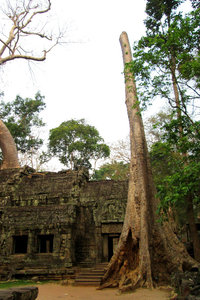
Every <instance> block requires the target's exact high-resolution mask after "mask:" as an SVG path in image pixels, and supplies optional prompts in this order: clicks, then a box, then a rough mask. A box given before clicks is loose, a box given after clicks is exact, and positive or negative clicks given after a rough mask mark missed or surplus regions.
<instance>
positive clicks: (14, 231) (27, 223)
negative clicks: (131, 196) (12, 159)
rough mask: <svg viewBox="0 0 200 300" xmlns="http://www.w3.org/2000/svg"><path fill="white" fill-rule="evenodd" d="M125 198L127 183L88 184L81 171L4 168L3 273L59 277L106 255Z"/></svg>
mask: <svg viewBox="0 0 200 300" xmlns="http://www.w3.org/2000/svg"><path fill="white" fill-rule="evenodd" d="M126 200H127V182H119V181H101V182H94V181H93V182H89V181H88V174H87V172H84V171H83V170H80V171H73V172H72V171H63V172H58V173H54V172H41V173H35V171H34V170H33V169H31V168H28V167H25V168H22V169H14V170H2V171H0V263H1V267H0V277H1V278H2V279H4V278H8V277H12V276H13V275H15V276H18V277H19V276H25V275H26V276H29V275H30V276H32V275H36V276H40V277H41V276H42V275H44V276H47V275H48V276H49V277H51V275H52V274H53V275H52V276H54V277H55V276H56V274H57V276H58V277H61V276H66V275H67V274H69V273H70V272H71V268H72V267H73V266H76V265H85V266H88V265H92V264H95V263H97V262H101V261H102V260H105V259H108V253H107V252H108V250H109V249H108V248H109V246H108V245H107V246H106V243H107V244H108V242H109V243H110V240H111V242H112V239H113V240H114V238H116V237H117V236H119V234H120V231H121V227H122V223H123V219H124V213H125V207H126ZM106 247H107V248H106ZM106 249H107V250H106ZM106 251H107V252H106Z"/></svg>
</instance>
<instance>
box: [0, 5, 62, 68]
mask: <svg viewBox="0 0 200 300" xmlns="http://www.w3.org/2000/svg"><path fill="white" fill-rule="evenodd" d="M16 3H17V4H16V6H14V5H13V4H11V2H10V1H9V0H6V4H7V9H6V10H5V9H4V14H5V15H6V17H7V19H8V21H9V22H11V24H10V29H9V30H8V32H7V34H5V32H0V34H1V37H0V65H2V64H5V63H6V62H8V61H12V60H14V59H19V58H21V59H26V60H32V61H33V60H34V61H44V60H45V59H46V55H47V53H49V52H50V51H51V50H52V49H53V48H54V47H55V46H56V45H58V44H59V43H61V39H62V38H63V33H62V32H58V34H57V36H55V35H54V36H53V35H52V34H49V33H48V31H47V30H46V32H45V26H46V19H45V18H43V17H42V15H44V14H46V13H48V12H49V11H50V9H51V0H46V1H41V3H40V2H39V0H38V1H37V0H36V1H33V0H27V1H26V0H24V1H19V2H16ZM39 15H40V16H41V18H40V20H41V22H40V23H41V26H40V28H39V24H40V23H38V20H37V18H36V16H39ZM43 19H44V21H45V25H44V22H42V20H43ZM6 28H7V27H6ZM4 36H5V37H6V38H5V39H4ZM33 37H36V38H39V39H40V38H41V39H44V40H45V44H44V45H45V46H44V48H43V49H41V44H40V43H38V48H39V47H40V49H37V47H36V48H35V49H34V50H33V49H32V51H30V50H28V47H29V45H30V40H31V38H32V39H33ZM32 41H33V40H32ZM34 44H36V43H35V40H34ZM20 49H21V50H22V51H23V52H22V51H21V50H20ZM40 52H41V55H39V54H38V53H40Z"/></svg>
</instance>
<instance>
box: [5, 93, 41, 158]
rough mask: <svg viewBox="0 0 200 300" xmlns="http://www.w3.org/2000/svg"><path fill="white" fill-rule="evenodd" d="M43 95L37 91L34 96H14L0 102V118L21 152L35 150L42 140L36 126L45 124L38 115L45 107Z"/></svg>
mask: <svg viewBox="0 0 200 300" xmlns="http://www.w3.org/2000/svg"><path fill="white" fill-rule="evenodd" d="M45 106H46V105H45V103H44V96H41V94H40V93H39V92H38V93H37V94H36V95H35V98H34V99H32V98H25V99H23V98H22V97H20V96H16V99H15V100H14V101H12V102H6V103H5V102H4V101H1V102H0V118H1V120H2V121H3V122H4V124H5V125H6V126H7V128H8V129H9V131H10V133H11V135H12V136H13V138H14V140H15V143H16V146H17V149H18V150H19V151H20V152H22V153H27V152H28V151H30V150H33V149H34V150H37V149H39V147H41V146H42V144H43V140H42V139H40V138H39V137H38V133H37V132H36V130H37V131H38V128H40V127H43V126H44V125H45V124H44V123H43V121H42V119H41V118H40V117H39V114H40V112H41V111H42V110H43V109H44V108H45Z"/></svg>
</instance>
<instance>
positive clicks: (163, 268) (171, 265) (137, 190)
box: [101, 32, 198, 291]
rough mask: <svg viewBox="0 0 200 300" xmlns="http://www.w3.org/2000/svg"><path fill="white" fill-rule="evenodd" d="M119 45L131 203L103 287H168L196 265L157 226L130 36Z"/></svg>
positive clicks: (163, 226)
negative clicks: (176, 275)
mask: <svg viewBox="0 0 200 300" xmlns="http://www.w3.org/2000/svg"><path fill="white" fill-rule="evenodd" d="M120 43H121V48H122V52H123V59H124V65H125V69H124V74H125V86H126V106H127V113H128V118H129V124H130V143H131V162H130V175H129V176H130V177H129V188H128V201H127V208H126V214H125V220H124V225H123V229H122V233H121V236H120V240H119V244H118V247H117V249H116V251H115V253H114V255H113V257H112V258H111V260H110V263H109V265H108V269H107V272H106V273H105V275H104V278H103V280H102V285H101V288H103V287H108V286H119V288H120V290H121V291H125V290H131V289H134V288H137V287H140V286H146V287H153V285H154V284H157V283H161V282H168V281H169V276H170V274H171V273H172V272H173V271H177V270H179V271H183V270H186V269H190V268H192V266H195V265H198V263H197V262H196V261H195V260H193V259H192V258H191V257H190V256H189V254H188V253H187V251H186V249H185V247H184V245H183V244H182V243H181V242H180V241H179V239H178V238H177V236H176V235H175V234H174V232H173V230H172V228H171V226H170V224H169V223H168V222H166V221H163V222H162V223H159V222H157V221H158V216H157V215H156V210H157V207H158V205H159V199H157V198H156V197H155V195H156V190H155V187H154V182H153V179H152V172H151V166H150V159H149V154H148V150H147V144H146V139H145V134H144V128H143V122H142V118H141V111H140V107H139V101H138V97H137V91H136V84H135V79H134V75H133V72H132V70H131V62H132V54H131V50H130V45H129V41H128V36H127V34H126V33H125V32H123V33H122V34H121V36H120Z"/></svg>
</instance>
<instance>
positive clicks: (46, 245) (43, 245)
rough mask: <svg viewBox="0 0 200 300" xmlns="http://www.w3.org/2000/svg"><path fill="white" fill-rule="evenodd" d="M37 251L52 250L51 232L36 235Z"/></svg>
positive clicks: (49, 251) (47, 251)
mask: <svg viewBox="0 0 200 300" xmlns="http://www.w3.org/2000/svg"><path fill="white" fill-rule="evenodd" d="M38 252H39V253H52V252H53V234H44V235H38Z"/></svg>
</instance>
